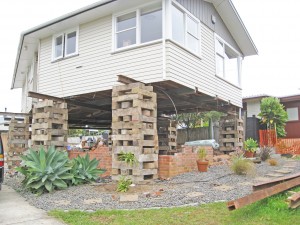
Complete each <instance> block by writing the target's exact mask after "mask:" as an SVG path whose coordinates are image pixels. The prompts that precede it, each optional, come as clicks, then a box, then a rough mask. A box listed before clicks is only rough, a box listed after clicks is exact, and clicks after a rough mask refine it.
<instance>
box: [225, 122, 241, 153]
mask: <svg viewBox="0 0 300 225" xmlns="http://www.w3.org/2000/svg"><path fill="white" fill-rule="evenodd" d="M243 124H244V121H243V120H242V119H238V118H237V117H236V116H225V117H221V119H220V137H219V142H220V151H223V152H224V153H226V152H232V151H235V150H237V149H238V148H242V147H243V137H244V126H243Z"/></svg>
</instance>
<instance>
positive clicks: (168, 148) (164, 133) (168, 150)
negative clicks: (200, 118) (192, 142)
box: [157, 117, 177, 155]
mask: <svg viewBox="0 0 300 225" xmlns="http://www.w3.org/2000/svg"><path fill="white" fill-rule="evenodd" d="M176 126H177V122H176V121H175V120H171V119H170V118H166V117H160V118H158V120H157V127H158V142H159V154H160V155H174V154H175V153H177V150H176V146H177V129H176Z"/></svg>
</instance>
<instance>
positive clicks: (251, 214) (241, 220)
mask: <svg viewBox="0 0 300 225" xmlns="http://www.w3.org/2000/svg"><path fill="white" fill-rule="evenodd" d="M294 191H300V188H296V189H294ZM287 197H288V194H287V193H282V194H278V195H275V196H272V197H270V198H268V199H264V200H261V201H259V202H256V203H253V204H252V205H249V206H247V207H244V208H242V209H238V210H235V211H228V210H227V207H226V203H212V204H206V205H201V206H197V207H179V208H163V209H151V210H111V211H108V210H102V211H97V212H94V213H87V212H80V211H70V212H63V211H51V212H50V213H49V215H51V216H54V217H56V218H59V219H61V220H63V221H64V222H65V223H67V224H72V225H79V224H80V225H98V224H120V225H121V224H122V225H126V224H128V225H129V224H130V225H135V224H136V225H140V224H143V225H144V224H147V225H148V224H149V225H150V224H155V225H157V224H164V225H165V224H172V225H173V224H180V225H183V224H184V225H186V224H193V225H194V224H197V225H198V224H205V225H217V224H226V225H229V224H230V225H235V224H236V225H241V224H251V225H258V224H259V225H275V224H278V225H289V224H291V225H296V224H299V223H300V222H299V221H300V208H298V209H295V210H291V209H288V206H287V203H286V202H285V200H286V198H287Z"/></svg>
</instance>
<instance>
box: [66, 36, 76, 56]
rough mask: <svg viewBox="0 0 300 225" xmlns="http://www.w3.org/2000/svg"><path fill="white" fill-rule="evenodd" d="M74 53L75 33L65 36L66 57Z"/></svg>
mask: <svg viewBox="0 0 300 225" xmlns="http://www.w3.org/2000/svg"><path fill="white" fill-rule="evenodd" d="M75 52H76V31H74V32H72V33H68V34H67V40H66V55H70V54H73V53H75Z"/></svg>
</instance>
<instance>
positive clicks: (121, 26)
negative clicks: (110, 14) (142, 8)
mask: <svg viewBox="0 0 300 225" xmlns="http://www.w3.org/2000/svg"><path fill="white" fill-rule="evenodd" d="M134 27H136V13H135V12H132V13H129V14H126V15H124V16H120V17H118V18H117V32H119V31H123V30H127V29H130V28H134Z"/></svg>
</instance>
